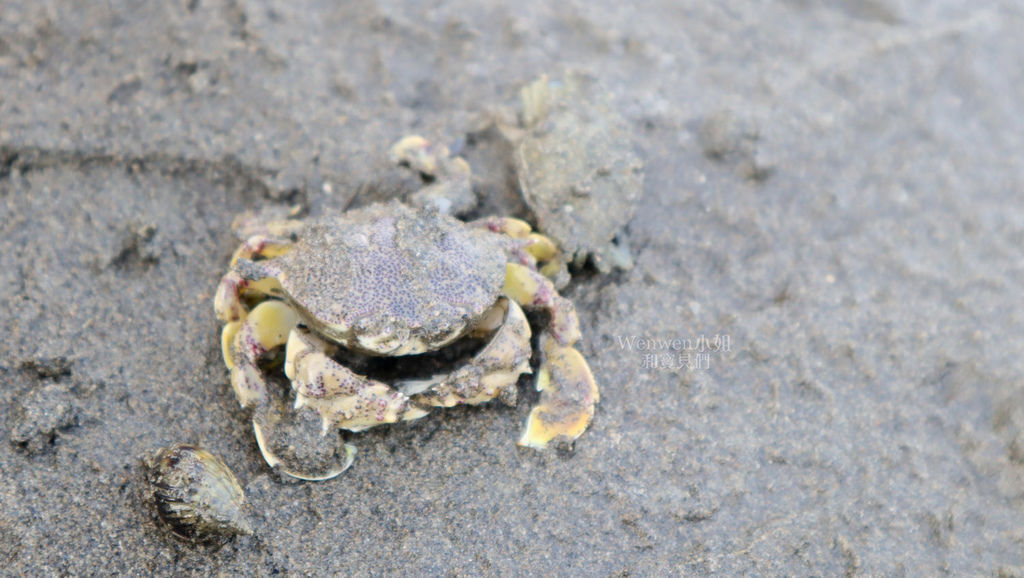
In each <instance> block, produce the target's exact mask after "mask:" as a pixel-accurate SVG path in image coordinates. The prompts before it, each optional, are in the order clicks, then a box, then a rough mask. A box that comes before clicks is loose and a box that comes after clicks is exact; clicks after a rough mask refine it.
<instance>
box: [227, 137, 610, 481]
mask: <svg viewBox="0 0 1024 578" xmlns="http://www.w3.org/2000/svg"><path fill="white" fill-rule="evenodd" d="M392 152H393V154H395V155H396V156H397V158H398V160H401V161H403V162H404V163H405V164H407V165H411V166H413V167H414V168H418V170H421V171H423V172H424V173H427V172H428V171H429V170H430V169H432V168H433V169H435V170H438V169H436V167H438V166H442V167H443V166H450V165H451V164H452V161H451V159H449V158H448V156H447V150H446V149H444V148H443V147H438V146H432V145H430V143H429V142H428V141H426V140H424V139H422V138H419V137H408V138H406V139H403V140H402V141H400V142H399V143H398V145H396V146H395V147H394V149H393V151H392ZM456 158H457V157H456ZM455 164H456V166H461V164H460V163H455ZM458 174H460V175H461V174H463V172H462V171H458ZM442 177H443V175H442ZM435 186H436V185H435ZM244 232H245V233H246V240H245V241H244V242H243V243H242V245H241V246H240V247H239V248H238V250H237V251H236V252H235V253H234V256H233V257H232V259H231V266H230V269H229V270H228V272H227V273H226V274H225V275H224V276H223V279H222V280H221V282H220V285H219V286H218V289H217V293H216V297H215V304H214V306H215V310H216V313H217V316H218V318H220V319H221V320H222V321H223V322H224V327H223V329H222V334H221V343H222V353H223V356H224V362H225V364H226V365H227V367H228V369H229V370H230V380H231V385H232V388H233V389H234V392H235V395H236V397H237V399H238V401H239V403H240V404H241V405H242V406H243V407H244V408H246V409H249V410H251V411H252V422H253V429H254V433H255V437H256V441H257V444H258V446H259V449H260V451H261V453H262V455H263V457H264V459H265V460H266V462H267V463H268V464H269V465H270V466H271V467H272V468H277V469H279V471H281V472H283V473H284V474H286V475H288V476H291V477H295V478H299V479H305V480H322V479H329V478H332V477H334V476H336V475H338V474H339V473H341V472H342V471H344V470H345V469H347V468H348V467H349V466H350V465H351V463H352V461H353V456H354V454H355V448H354V447H353V446H352V445H351V444H348V443H344V442H343V441H342V440H341V436H340V434H339V430H348V431H353V432H356V431H361V430H365V429H367V428H372V427H375V426H378V425H383V424H391V423H396V422H402V421H411V420H416V419H419V418H422V417H423V416H425V415H427V414H428V413H429V412H430V411H431V410H433V409H434V408H443V407H452V406H457V405H463V404H482V403H485V402H488V401H491V400H494V399H499V400H501V401H503V402H505V403H508V404H514V403H515V401H516V397H517V389H516V383H517V381H518V380H519V377H520V376H521V375H522V374H525V373H530V372H531V366H530V358H531V355H532V353H533V352H532V349H531V336H532V331H531V328H530V325H529V323H528V321H527V317H526V314H525V313H524V311H523V309H524V308H525V309H527V310H538V311H542V312H545V313H546V314H547V317H548V323H547V325H546V327H544V328H543V329H542V330H541V333H540V335H539V339H538V343H539V349H540V356H539V357H540V364H539V367H538V371H537V375H536V387H537V389H538V390H539V391H540V392H541V394H540V398H539V402H538V403H537V405H536V406H535V407H533V408H532V409H531V411H530V413H529V416H528V418H527V420H526V424H525V426H524V428H523V431H522V434H521V436H520V438H519V440H518V443H519V445H521V446H527V447H532V448H537V449H543V448H545V447H548V446H549V444H551V443H552V442H556V443H569V444H571V443H572V442H573V441H574V440H575V439H576V438H578V437H579V436H580V435H581V434H582V433H583V432H584V431H585V430H586V429H587V427H588V425H589V423H590V421H591V418H592V417H593V414H594V405H595V403H597V402H598V398H599V392H598V387H597V384H596V383H595V381H594V378H593V375H592V373H591V371H590V368H589V366H588V365H587V362H586V360H585V359H584V358H583V356H582V355H581V354H580V352H579V351H578V350H577V349H576V348H575V347H574V346H575V344H576V343H577V341H578V340H579V339H580V330H579V321H578V318H577V314H576V310H575V307H574V306H573V304H572V303H571V302H570V301H568V300H567V299H565V298H564V297H562V296H560V295H559V294H558V293H557V291H556V290H555V287H554V285H553V284H552V282H551V280H550V279H548V278H547V277H545V276H544V275H542V274H541V273H540V272H539V270H538V263H541V264H543V263H544V262H547V261H550V260H551V259H554V258H555V257H556V255H557V253H558V251H557V248H556V247H555V245H554V243H553V242H552V241H550V240H549V239H548V238H547V237H544V236H543V235H540V234H538V233H535V232H533V231H532V229H531V227H530V226H529V225H528V224H527V223H526V222H524V221H522V220H518V219H515V218H507V217H490V218H484V219H480V220H476V221H471V222H464V221H460V220H458V219H456V218H454V217H452V216H449V215H447V214H444V213H443V212H441V210H439V209H438V207H437V206H435V205H433V204H427V205H426V206H422V207H414V206H409V205H406V204H403V203H400V202H398V201H391V202H388V203H382V204H374V205H369V206H366V207H363V208H360V209H354V210H349V211H346V212H343V213H340V214H335V215H328V216H324V217H321V218H319V219H316V220H311V221H308V222H307V221H303V220H297V219H284V220H279V221H274V222H269V223H260V224H256V225H249V226H248V227H247V228H246V230H245V231H244ZM468 340H474V341H476V342H480V343H481V345H479V346H477V347H476V348H475V349H469V353H468V354H464V355H462V357H461V359H460V360H459V362H458V364H457V366H456V367H454V369H452V368H446V369H444V370H442V371H440V372H438V373H432V374H429V375H425V376H423V375H417V376H415V378H410V379H396V380H395V381H394V382H393V383H390V384H389V383H385V382H384V381H382V380H381V379H377V378H376V377H371V376H369V375H361V374H360V373H359V372H357V371H356V370H353V369H351V368H350V367H347V366H346V360H347V359H351V358H353V357H362V358H366V359H379V358H394V359H395V360H396V361H397V360H398V358H402V360H403V361H405V362H407V363H412V364H414V365H415V362H416V360H417V359H419V358H420V357H423V358H429V357H430V356H435V357H436V356H437V355H438V354H440V353H443V352H445V351H453V350H455V349H457V348H458V347H459V345H460V343H464V342H466V341H468ZM462 349H463V350H465V349H466V348H462ZM282 353H283V356H282ZM282 357H283V366H284V375H285V376H287V379H288V381H289V382H290V390H291V391H290V393H288V394H286V393H285V392H284V391H283V390H284V389H285V388H282V387H279V386H278V387H275V385H276V384H275V383H274V379H273V378H272V376H271V374H272V371H271V368H272V367H273V365H274V364H281V363H282ZM364 365H365V364H364ZM286 398H288V399H287V400H286ZM289 401H290V403H288V402H289Z"/></svg>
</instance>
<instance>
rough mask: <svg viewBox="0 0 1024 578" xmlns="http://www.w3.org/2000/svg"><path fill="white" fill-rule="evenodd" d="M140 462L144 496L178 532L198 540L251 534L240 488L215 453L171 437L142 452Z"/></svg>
mask: <svg viewBox="0 0 1024 578" xmlns="http://www.w3.org/2000/svg"><path fill="white" fill-rule="evenodd" d="M142 463H143V466H144V469H145V475H146V483H147V494H148V497H149V498H150V499H151V501H152V502H153V503H154V505H155V507H156V511H157V514H159V516H160V519H162V520H163V521H164V522H166V523H167V525H168V526H170V528H171V530H172V531H173V532H174V533H175V534H176V535H178V536H179V537H181V538H184V539H186V540H192V541H197V542H198V541H217V540H223V539H227V538H230V537H232V536H235V535H237V534H252V528H251V527H250V525H249V522H248V521H247V520H246V515H245V509H246V504H245V493H244V492H243V491H242V488H241V486H239V485H238V480H237V479H236V478H235V475H234V474H233V473H232V472H231V470H230V469H229V468H228V466H227V465H226V464H225V463H224V462H223V461H221V459H220V458H218V457H217V456H215V455H213V454H211V453H210V452H208V451H206V450H204V449H202V448H200V447H198V446H195V445H191V444H181V443H177V444H172V445H170V446H168V447H165V448H160V449H159V450H156V451H155V452H153V453H151V454H149V455H147V456H144V457H143V458H142Z"/></svg>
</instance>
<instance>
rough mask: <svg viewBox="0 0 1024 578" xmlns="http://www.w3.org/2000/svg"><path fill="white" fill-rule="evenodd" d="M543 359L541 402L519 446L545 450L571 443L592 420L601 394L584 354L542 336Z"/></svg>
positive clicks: (538, 383)
mask: <svg viewBox="0 0 1024 578" xmlns="http://www.w3.org/2000/svg"><path fill="white" fill-rule="evenodd" d="M541 349H542V351H543V360H542V361H541V364H540V370H539V371H538V372H537V390H538V391H540V403H538V404H537V405H535V406H534V407H533V409H532V410H530V417H528V418H527V419H526V427H524V428H523V434H522V436H521V437H520V438H519V445H521V446H528V447H532V448H537V449H544V448H545V447H547V445H548V443H549V442H551V441H552V440H555V441H565V442H569V443H572V441H573V440H575V439H576V438H578V437H580V435H582V434H583V432H584V431H586V429H587V426H588V425H590V420H591V418H593V417H594V404H596V403H597V402H598V401H599V400H600V393H599V392H598V389H597V383H595V382H594V376H593V374H591V373H590V367H589V366H587V362H586V360H585V359H583V355H581V354H580V352H579V351H576V349H574V348H572V347H566V346H563V345H559V344H558V342H557V341H555V340H554V339H552V338H551V337H549V336H547V335H542V336H541Z"/></svg>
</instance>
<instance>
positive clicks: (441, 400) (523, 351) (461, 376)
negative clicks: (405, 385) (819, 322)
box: [406, 299, 531, 407]
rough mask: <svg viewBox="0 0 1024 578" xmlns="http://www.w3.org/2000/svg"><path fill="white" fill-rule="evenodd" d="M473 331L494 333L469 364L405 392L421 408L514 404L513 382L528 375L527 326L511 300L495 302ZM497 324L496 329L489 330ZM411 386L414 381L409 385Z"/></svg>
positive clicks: (523, 315)
mask: <svg viewBox="0 0 1024 578" xmlns="http://www.w3.org/2000/svg"><path fill="white" fill-rule="evenodd" d="M490 313H491V314H493V316H494V317H499V314H500V319H498V320H496V321H495V320H494V319H490V318H488V317H489V316H488V317H485V318H484V319H483V320H481V322H480V324H478V325H477V327H476V328H475V329H474V331H481V332H486V331H487V330H488V329H491V330H492V331H493V332H494V335H493V337H491V341H490V342H489V343H488V344H487V345H486V346H485V347H484V348H483V349H482V350H481V351H480V352H479V353H477V354H476V355H474V356H473V359H472V360H470V362H469V363H467V364H466V365H464V366H462V367H460V368H459V369H456V370H455V371H453V372H451V373H450V374H448V375H446V376H439V377H438V378H437V379H434V380H427V381H426V382H424V383H423V384H422V385H423V386H424V387H418V388H417V387H410V388H409V389H407V390H406V393H407V394H409V395H411V397H412V399H413V401H415V402H416V403H418V404H421V405H425V406H439V407H452V406H455V405H461V404H470V405H475V404H479V403H485V402H488V401H490V400H492V399H494V398H496V397H497V398H499V399H501V400H502V401H504V402H506V403H508V404H510V405H511V404H514V403H515V398H516V388H515V385H516V381H518V379H519V376H520V375H521V374H523V373H529V372H530V335H531V333H530V324H529V323H528V322H527V321H526V314H525V313H523V310H522V309H520V308H519V305H517V304H516V303H515V302H514V301H511V300H509V299H499V300H498V303H497V304H496V305H495V306H494V308H493V309H492V310H491V312H490ZM494 325H497V329H492V327H493V326H494ZM410 383H414V382H410Z"/></svg>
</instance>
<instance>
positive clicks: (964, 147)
mask: <svg viewBox="0 0 1024 578" xmlns="http://www.w3.org/2000/svg"><path fill="white" fill-rule="evenodd" d="M1022 26H1024V13H1022V12H1021V10H1020V9H1019V8H1015V7H1013V6H1011V5H1009V4H1007V3H999V2H980V3H971V4H970V5H969V6H968V5H964V3H959V2H952V1H941V2H931V3H927V5H925V3H917V5H915V3H906V2H895V1H889V0H880V1H875V2H869V3H858V2H847V1H842V0H837V1H816V0H811V1H791V2H781V3H775V4H768V5H766V4H764V3H760V2H724V3H723V2H719V3H706V2H682V3H680V2H668V1H653V2H644V3H639V4H635V5H629V6H627V5H625V4H622V3H612V2H591V3H562V4H558V5H557V6H551V5H549V3H541V2H527V3H525V4H524V3H516V4H515V5H513V4H500V5H493V4H487V5H486V6H484V5H482V4H476V3H470V2H462V1H456V2H451V3H445V4H441V5H437V4H429V5H424V4H422V3H415V2H370V1H360V2H353V3H344V4H339V3H336V2H329V1H315V0H314V1H309V2H303V3H288V4H285V3H281V4H275V3H270V2H260V1H230V2H228V1H225V2H216V1H213V0H200V1H192V2H179V3H170V4H165V5H158V4H154V3H147V5H142V3H135V2H118V1H113V2H104V3H95V4H89V5H88V6H82V5H80V4H74V5H72V3H70V2H56V3H54V2H51V3H43V4H40V3H34V2H5V3H4V4H3V6H2V7H0V119H2V121H0V328H3V330H4V339H2V340H0V436H2V439H0V504H2V508H0V563H2V564H3V567H4V569H5V571H8V572H11V573H13V574H30V575H36V574H55V573H74V574H78V573H89V572H97V571H101V572H119V573H120V572H123V573H131V574H141V573H157V574H204V575H205V574H209V573H210V572H211V571H218V572H224V573H227V574H246V575H249V574H272V573H276V572H288V573H325V572H326V573H336V574H354V575H370V574H373V575H376V574H400V573H408V572H410V571H413V572H417V573H426V574H434V575H436V574H452V575H479V574H485V575H490V574H493V575H521V574H547V573H553V572H561V573H571V574H596V575H610V574H614V575H624V574H633V575H649V574H664V573H686V574H697V575H699V574H718V575H722V574H724V575H735V574H742V573H750V574H762V575H811V574H815V575H835V574H840V573H846V574H849V575H858V574H864V575H901V574H902V575H934V574H938V573H942V572H948V573H950V574H953V575H978V574H985V575H992V574H1001V575H1006V576H1014V575H1024V553H1022V552H1024V549H1022V547H1021V546H1022V542H1024V531H1022V530H1021V528H1024V511H1022V507H1024V449H1022V448H1024V386H1022V385H1021V384H1024V361H1022V356H1021V355H1020V351H1021V349H1022V347H1024V339H1022V337H1021V331H1020V325H1021V323H1022V318H1024V314H1022V309H1021V307H1022V306H1021V304H1020V295H1021V294H1022V285H1024V269H1022V266H1021V263H1022V262H1024V261H1022V259H1024V249H1022V246H1024V243H1022V240H1024V203H1022V202H1021V198H1020V194H1021V192H1022V191H1024V164H1022V163H1021V162H1019V156H1020V151H1021V150H1024V116H1022V115H1020V112H1019V97H1018V96H1017V95H1019V94H1021V93H1022V91H1024V76H1022V73H1021V69H1020V67H1019V62H1020V59H1021V56H1022V55H1024V39H1022V38H1021V36H1020V34H1019V33H1018V31H1019V30H1021V27H1022ZM567 72H582V73H584V74H586V75H587V76H588V77H592V78H595V79H598V80H599V81H600V82H601V84H602V85H603V86H604V87H606V88H607V89H608V90H609V91H610V93H611V95H612V96H611V100H610V104H609V106H610V107H611V109H612V110H614V111H615V113H616V114H618V115H621V116H622V117H623V118H624V119H625V120H626V122H627V125H628V127H629V128H630V130H631V132H632V136H633V138H634V139H635V150H636V153H637V158H640V159H642V160H643V161H644V168H643V170H644V185H643V191H642V194H640V195H639V196H638V197H637V198H636V200H635V201H634V202H633V203H632V205H633V207H632V209H631V210H632V211H633V216H632V218H631V219H630V220H629V222H628V225H627V226H626V228H625V230H624V231H623V233H622V234H621V235H620V237H619V238H618V239H619V240H620V241H624V242H625V244H627V245H628V247H629V249H630V250H631V254H632V261H633V267H632V268H631V269H629V270H627V271H612V272H610V273H607V274H605V273H600V272H598V271H596V270H593V269H589V268H588V269H585V270H583V271H581V272H578V274H577V275H575V276H574V278H573V281H572V282H571V283H570V285H569V286H568V288H567V289H566V290H565V294H566V295H567V296H568V297H569V298H571V299H572V300H573V301H574V302H575V303H576V307H577V309H578V311H579V314H580V321H581V325H582V333H583V336H584V337H583V339H582V340H581V341H580V342H579V344H578V347H579V349H580V351H581V352H582V353H583V354H584V355H585V356H586V358H587V360H588V362H589V363H590V366H591V368H592V369H593V372H594V375H595V378H596V379H597V380H598V383H599V384H600V386H601V402H600V404H599V405H598V407H597V411H596V415H595V418H594V422H593V423H592V424H591V426H590V428H589V429H588V430H587V432H586V433H585V434H584V435H583V436H582V437H581V438H580V439H579V440H578V441H577V443H576V445H575V448H574V449H573V450H572V451H567V450H562V451H548V452H544V453H538V452H534V451H530V450H526V449H521V448H517V447H516V445H515V439H516V437H517V433H518V431H519V429H520V427H521V425H522V423H523V420H524V419H525V417H526V414H527V412H528V410H529V406H530V405H531V403H532V402H534V401H535V400H536V397H535V396H536V393H535V392H533V391H531V390H530V389H529V384H528V382H526V381H524V382H522V383H521V384H520V387H521V391H520V393H521V395H520V403H519V404H518V405H517V406H516V407H505V406H501V405H500V404H492V405H489V406H483V407H476V408H458V409H454V410H450V411H445V412H440V413H437V414H433V415H431V416H429V417H427V418H425V419H423V420H421V421H419V422H418V423H415V424H412V425H402V426H396V427H390V428H376V429H374V430H372V431H369V432H366V433H362V434H356V435H354V436H353V438H354V441H356V442H357V445H358V447H359V453H358V455H357V456H356V460H355V463H354V464H353V466H352V468H351V469H350V470H348V471H346V472H345V473H344V474H343V475H341V476H339V477H338V478H336V479H334V480H331V481H328V482H322V483H286V482H283V481H282V480H280V479H279V478H277V477H276V476H274V475H273V474H272V473H271V472H270V471H269V470H268V468H267V467H266V465H265V463H264V462H263V460H262V459H261V457H260V454H259V450H258V448H257V447H256V444H255V442H254V440H253V436H252V433H251V429H250V427H249V425H248V424H249V422H248V417H247V416H246V414H245V412H244V411H243V410H241V409H240V408H239V407H238V404H237V402H236V401H235V398H234V395H233V394H232V392H231V390H230V387H229V385H228V376H227V370H226V369H225V368H224V365H223V363H222V361H221V359H220V345H219V341H218V340H219V335H218V334H219V325H220V324H219V322H218V321H217V319H216V318H215V316H214V313H213V306H212V303H213V295H214V291H215V289H216V286H217V282H218V280H219V279H220V276H221V275H222V274H223V272H224V271H225V268H226V267H227V264H228V261H229V259H230V255H231V252H232V251H233V250H234V248H235V247H236V240H235V239H234V237H233V236H232V234H231V223H232V221H233V220H234V219H235V218H236V217H237V216H238V215H239V214H242V213H244V212H246V211H261V210H268V209H267V207H271V209H269V210H282V211H287V210H288V208H290V207H292V206H295V205H301V206H302V207H303V210H304V211H306V212H308V213H309V214H311V215H321V214H326V213H329V212H331V211H337V210H341V209H343V208H345V207H347V206H357V205H364V204H367V203H369V202H371V201H374V200H382V199H386V198H391V197H394V196H400V195H403V194H406V193H408V191H409V190H410V187H414V186H420V185H421V183H419V182H413V181H418V179H410V177H409V176H408V175H407V174H406V173H405V172H403V171H402V170H400V169H397V168H396V167H393V166H392V165H391V164H390V162H389V159H388V158H387V154H386V151H387V147H388V146H389V145H390V144H391V143H393V142H394V141H395V140H396V139H398V138H400V137H401V136H403V135H406V134H410V133H417V134H422V135H424V136H427V137H428V138H431V139H434V140H437V141H439V142H444V143H446V145H447V146H449V147H450V148H451V149H452V150H453V151H458V154H460V155H462V156H463V157H465V158H466V159H467V161H468V162H469V164H470V165H471V166H472V167H473V175H474V189H475V190H476V192H477V193H479V194H480V195H481V199H480V203H479V205H478V207H477V212H478V214H488V213H511V214H513V215H514V216H519V217H525V218H527V219H530V218H531V215H530V210H529V207H528V206H527V204H526V203H524V202H523V201H522V200H521V198H520V197H519V195H518V191H517V186H518V183H517V179H516V178H515V167H514V165H515V163H514V162H512V161H510V160H509V159H514V158H515V156H514V151H510V150H508V148H509V147H508V144H507V142H505V141H504V140H503V139H502V138H501V137H500V135H498V134H496V133H495V131H494V130H493V129H492V128H490V127H492V126H493V124H492V122H491V120H492V119H493V118H494V117H495V115H497V116H501V115H504V114H507V111H508V110H512V109H514V107H515V106H516V103H517V101H518V98H519V89H520V88H521V87H523V86H525V85H527V84H528V83H529V82H530V81H532V80H533V79H535V78H537V77H538V76H539V75H540V74H543V73H547V74H549V75H551V76H552V77H556V76H559V75H562V74H564V73H567ZM489 119H491V120H489ZM639 344H643V346H642V347H641V346H639ZM676 344H678V346H676ZM175 442H181V443H198V444H201V445H202V446H203V447H205V448H207V449H209V450H210V451H211V452H213V453H214V454H216V455H217V456H219V457H220V458H221V459H222V460H223V461H224V462H225V464H226V465H227V466H229V467H230V468H231V469H232V470H233V471H234V473H235V475H236V476H237V478H238V480H239V482H240V484H241V486H242V488H243V489H244V491H245V494H246V500H247V502H248V504H249V505H250V507H251V509H252V512H253V515H252V520H251V521H250V522H251V527H252V530H253V534H252V535H249V536H244V535H243V536H238V537H236V538H234V539H232V540H230V541H228V542H227V543H226V544H224V545H223V546H221V547H219V548H216V547H210V546H202V545H198V546H197V545H192V544H190V543H186V542H183V541H180V540H178V539H176V538H174V537H173V536H171V535H169V534H168V532H166V531H165V529H163V528H161V527H160V526H159V525H157V524H156V523H155V522H154V521H153V519H152V517H151V515H150V513H149V512H147V511H146V510H145V508H144V507H143V506H142V504H141V503H140V500H139V498H138V495H137V494H138V492H137V487H138V479H139V476H140V475H141V465H140V458H141V456H143V455H144V454H146V453H147V452H150V451H152V450H154V449H155V448H159V447H163V446H167V445H169V444H171V443H175Z"/></svg>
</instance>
